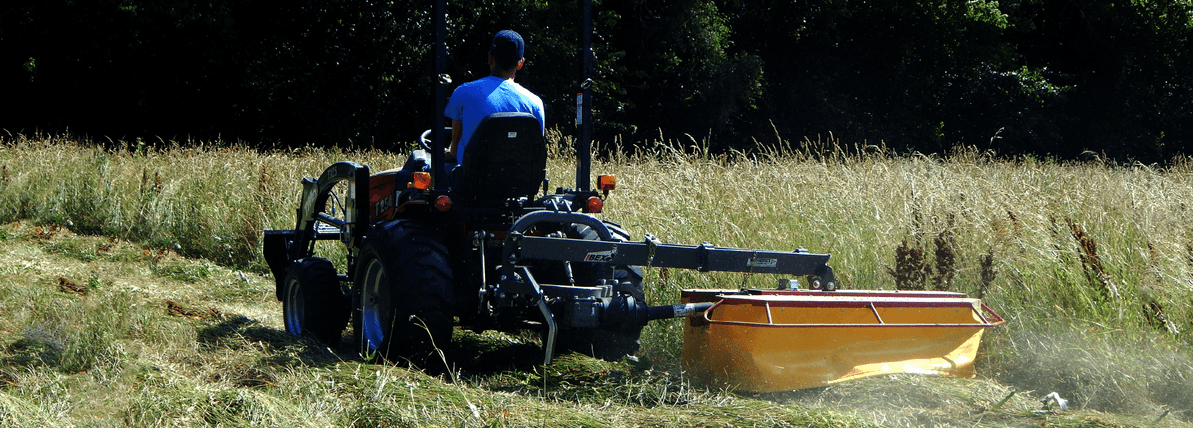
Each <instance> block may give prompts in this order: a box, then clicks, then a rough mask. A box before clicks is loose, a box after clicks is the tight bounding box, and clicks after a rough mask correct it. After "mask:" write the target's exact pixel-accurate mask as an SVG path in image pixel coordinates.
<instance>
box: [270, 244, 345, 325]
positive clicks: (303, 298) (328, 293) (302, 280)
mask: <svg viewBox="0 0 1193 428" xmlns="http://www.w3.org/2000/svg"><path fill="white" fill-rule="evenodd" d="M283 284H284V287H285V289H284V291H283V299H282V316H283V318H284V319H285V321H286V332H287V333H290V334H292V335H295V336H299V335H302V334H310V335H311V336H313V337H315V338H316V339H319V340H320V341H322V342H324V343H326V344H329V345H332V346H335V345H338V344H339V343H340V334H341V333H342V332H343V331H344V327H346V326H347V325H348V316H349V314H350V306H349V299H348V297H347V296H345V295H344V294H343V293H341V292H340V282H339V278H338V277H337V275H336V268H335V266H332V264H331V261H328V260H327V259H322V258H318V257H308V258H305V259H302V260H299V261H296V262H294V263H293V264H291V265H290V266H289V267H288V268H286V277H285V280H284V282H283Z"/></svg>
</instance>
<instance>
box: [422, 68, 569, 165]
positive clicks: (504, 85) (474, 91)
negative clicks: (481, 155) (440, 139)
mask: <svg viewBox="0 0 1193 428" xmlns="http://www.w3.org/2000/svg"><path fill="white" fill-rule="evenodd" d="M515 112H517V113H530V114H533V115H534V117H537V118H538V120H539V125H543V126H545V125H544V122H545V120H544V116H543V100H541V99H539V97H538V95H535V94H533V93H531V92H530V91H528V90H526V88H523V87H522V85H519V84H517V83H514V82H513V81H507V80H505V79H502V78H500V77H496V76H489V77H485V78H483V79H477V80H474V81H471V82H468V83H465V84H463V85H460V86H459V87H458V88H456V90H455V92H452V96H451V98H450V99H448V101H447V110H446V111H444V113H443V114H445V115H447V117H449V118H451V119H452V120H458V121H460V123H462V124H463V135H461V136H460V147H458V148H457V149H456V162H457V163H464V148H465V147H467V146H468V140H470V139H471V137H472V133H473V132H474V131H476V126H477V125H479V124H480V123H481V119H484V118H485V117H486V116H488V115H490V114H492V113H515ZM545 130H546V128H544V131H545Z"/></svg>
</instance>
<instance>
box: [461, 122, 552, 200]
mask: <svg viewBox="0 0 1193 428" xmlns="http://www.w3.org/2000/svg"><path fill="white" fill-rule="evenodd" d="M460 168H461V169H462V170H463V173H462V174H461V176H460V179H459V181H458V182H457V183H455V184H456V186H455V187H456V189H454V190H455V191H456V193H457V194H459V195H461V196H463V197H464V198H466V199H470V200H472V201H474V202H497V201H502V200H506V199H511V198H520V197H531V198H533V197H534V195H535V194H537V193H538V189H539V187H541V186H542V185H543V179H544V178H546V177H547V139H546V138H545V137H544V136H543V125H542V124H541V123H539V121H538V119H537V118H535V117H534V115H532V114H530V113H493V114H490V115H488V116H486V117H485V118H484V119H482V120H481V123H480V124H479V125H477V127H476V131H475V132H473V134H472V137H471V140H470V141H469V142H468V146H467V147H466V148H465V150H464V163H463V164H462V165H460Z"/></svg>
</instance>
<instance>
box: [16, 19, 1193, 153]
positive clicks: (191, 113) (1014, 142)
mask: <svg viewBox="0 0 1193 428" xmlns="http://www.w3.org/2000/svg"><path fill="white" fill-rule="evenodd" d="M593 3H594V35H593V45H594V51H595V54H596V71H595V72H596V76H595V77H594V92H595V99H594V116H595V118H596V128H595V132H596V137H595V138H596V139H597V140H599V141H603V142H606V143H612V142H615V141H616V142H618V143H621V144H622V145H623V146H624V147H633V146H634V145H635V144H636V143H637V142H639V141H646V140H651V139H656V138H658V136H659V135H660V133H662V134H663V135H665V136H666V138H675V139H680V138H681V137H682V139H684V140H688V137H687V136H691V139H693V140H699V141H707V142H708V144H709V145H710V146H711V148H712V149H714V150H728V149H748V148H750V147H752V146H753V145H755V144H758V143H759V142H761V143H763V144H770V143H773V142H774V141H775V138H776V137H775V135H776V133H777V134H778V135H779V136H781V137H782V138H784V139H791V140H801V139H803V138H804V137H807V138H810V139H812V140H816V139H818V138H826V137H828V136H829V135H830V134H831V135H832V136H833V137H835V138H838V139H840V140H841V141H843V142H845V143H863V142H868V143H871V144H879V143H882V144H886V145H887V146H888V147H891V148H894V149H896V150H917V151H921V152H929V153H930V152H939V151H943V150H947V149H948V148H950V147H952V146H954V145H956V144H969V145H976V146H978V147H979V148H983V149H986V148H988V149H993V150H996V151H997V152H999V153H1001V154H1019V153H1031V154H1053V155H1059V156H1071V155H1076V154H1077V153H1079V152H1081V151H1083V150H1092V151H1095V152H1104V153H1106V154H1108V155H1109V156H1112V157H1116V158H1121V159H1135V160H1143V161H1163V160H1166V159H1169V158H1171V157H1172V156H1173V155H1176V154H1179V153H1188V152H1189V151H1190V148H1191V147H1190V144H1193V93H1190V89H1191V88H1193V72H1190V71H1193V1H1191V0H1124V1H1114V2H1110V1H1104V0H1003V1H991V0H865V1H862V0H817V1H805V0H603V1H594V2H593ZM431 15H432V13H431V6H430V5H428V4H426V3H425V2H420V1H414V0H319V1H315V0H201V1H195V0H186V1H183V0H7V1H5V2H3V4H2V5H0V84H2V85H3V88H4V94H5V101H4V102H3V103H0V105H2V107H0V128H2V129H3V130H5V131H7V132H8V133H10V134H12V133H22V132H23V133H31V132H51V133H61V132H69V133H73V134H78V135H85V136H90V137H92V138H93V139H100V140H102V139H104V138H103V137H106V138H110V139H113V140H131V139H133V138H136V137H142V138H146V139H150V140H156V139H157V138H161V139H165V140H184V139H187V138H192V139H204V140H209V139H214V138H221V139H224V140H232V139H236V140H243V141H249V142H260V143H261V144H271V145H282V146H300V145H307V144H314V145H322V146H346V147H347V146H354V147H360V146H372V147H377V148H390V147H394V146H395V145H397V144H402V143H406V142H409V141H412V140H413V139H414V138H415V137H416V136H417V135H418V134H419V133H420V132H421V131H422V130H423V129H426V128H428V127H429V124H430V123H431V122H432V119H433V118H434V115H435V114H437V113H439V112H434V111H432V110H434V105H435V101H434V100H433V99H431V97H432V95H431V94H432V85H433V83H434V81H435V76H433V74H434V73H433V58H432V51H431V44H432V41H433V39H434V23H433V21H432V16H431ZM580 19H581V13H580V5H579V2H578V1H555V2H548V1H545V0H533V1H532V0H520V1H518V0H515V1H494V0H465V1H458V2H450V4H449V5H448V52H449V57H448V61H447V63H448V67H449V70H450V71H449V75H450V76H451V78H452V82H453V83H452V84H451V85H450V87H454V86H455V85H458V84H460V83H463V82H466V81H470V80H473V79H476V78H479V77H482V76H485V75H487V74H488V69H487V65H486V64H485V53H486V51H487V45H488V42H489V39H490V37H491V36H492V34H493V33H494V32H496V31H497V30H500V29H505V28H511V29H514V30H516V31H518V32H519V33H521V34H522V35H523V37H524V38H525V39H526V43H527V48H526V50H527V64H526V66H525V68H524V69H523V70H522V71H520V72H519V73H518V78H517V79H518V81H519V82H520V83H521V84H523V85H524V86H526V87H527V88H529V89H530V90H532V91H534V92H535V93H537V94H539V95H540V96H541V97H542V98H543V100H544V102H545V103H546V104H547V114H548V122H549V123H548V124H547V126H548V127H552V128H554V127H558V128H560V129H561V130H564V131H565V132H571V130H572V128H574V125H573V122H574V118H575V94H576V93H577V92H579V90H578V89H579V84H580V82H578V80H579V66H578V60H577V49H578V47H579V37H580V35H579V27H580ZM450 87H449V90H450ZM685 134H687V136H685Z"/></svg>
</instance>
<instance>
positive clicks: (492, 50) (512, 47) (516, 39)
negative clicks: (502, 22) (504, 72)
mask: <svg viewBox="0 0 1193 428" xmlns="http://www.w3.org/2000/svg"><path fill="white" fill-rule="evenodd" d="M525 48H526V43H525V42H523V41H522V36H521V35H519V34H518V33H516V32H514V30H501V31H498V32H497V34H496V35H494V36H493V45H492V46H490V47H489V54H490V55H493V59H495V60H497V63H498V64H500V65H501V66H502V68H504V69H510V68H512V67H511V66H510V65H511V64H513V65H514V66H516V65H517V64H518V60H521V59H522V56H523V54H524V53H525Z"/></svg>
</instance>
